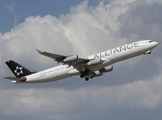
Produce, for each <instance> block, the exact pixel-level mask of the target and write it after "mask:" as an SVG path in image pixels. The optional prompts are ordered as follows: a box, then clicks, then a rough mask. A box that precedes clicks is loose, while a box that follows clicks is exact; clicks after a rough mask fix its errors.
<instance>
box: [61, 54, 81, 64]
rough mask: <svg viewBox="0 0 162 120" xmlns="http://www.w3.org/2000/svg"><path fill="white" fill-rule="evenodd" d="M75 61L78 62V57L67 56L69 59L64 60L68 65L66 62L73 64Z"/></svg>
mask: <svg viewBox="0 0 162 120" xmlns="http://www.w3.org/2000/svg"><path fill="white" fill-rule="evenodd" d="M76 60H78V55H72V56H69V57H67V58H65V59H64V62H65V63H68V62H74V61H76Z"/></svg>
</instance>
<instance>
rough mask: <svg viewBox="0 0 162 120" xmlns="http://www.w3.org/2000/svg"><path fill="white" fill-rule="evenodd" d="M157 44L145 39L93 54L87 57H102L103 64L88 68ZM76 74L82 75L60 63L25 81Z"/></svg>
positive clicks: (126, 56) (136, 54)
mask: <svg viewBox="0 0 162 120" xmlns="http://www.w3.org/2000/svg"><path fill="white" fill-rule="evenodd" d="M157 44H158V43H157V42H153V41H151V40H143V41H138V42H134V43H131V44H126V45H124V46H120V47H116V48H114V49H111V50H107V51H104V52H101V53H98V54H95V55H91V56H89V57H87V59H95V58H100V59H101V60H102V61H103V62H102V63H101V64H97V65H92V66H88V69H89V70H91V71H96V70H99V69H102V68H104V67H106V66H109V65H111V64H114V63H116V62H119V61H122V60H126V59H129V58H132V57H136V56H139V55H142V54H145V53H146V52H148V51H150V50H152V49H153V48H155V47H156V46H157ZM74 75H80V72H79V71H78V70H77V69H75V68H74V67H73V66H69V65H59V66H56V67H53V68H50V69H47V70H43V71H40V72H37V73H34V74H31V75H28V76H25V78H26V81H25V83H43V82H51V81H57V80H60V79H63V78H67V77H71V76H74Z"/></svg>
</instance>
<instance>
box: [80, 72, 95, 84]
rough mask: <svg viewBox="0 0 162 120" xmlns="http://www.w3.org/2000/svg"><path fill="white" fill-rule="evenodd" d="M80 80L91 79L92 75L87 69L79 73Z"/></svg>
mask: <svg viewBox="0 0 162 120" xmlns="http://www.w3.org/2000/svg"><path fill="white" fill-rule="evenodd" d="M80 77H81V78H83V77H85V80H86V81H88V80H89V78H91V79H92V78H93V76H92V73H91V71H90V70H89V69H85V71H81V75H80Z"/></svg>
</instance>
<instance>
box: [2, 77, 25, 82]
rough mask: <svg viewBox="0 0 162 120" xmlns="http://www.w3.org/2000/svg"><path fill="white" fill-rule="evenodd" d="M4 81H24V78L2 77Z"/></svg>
mask: <svg viewBox="0 0 162 120" xmlns="http://www.w3.org/2000/svg"><path fill="white" fill-rule="evenodd" d="M4 79H8V80H14V81H25V80H26V78H17V77H4Z"/></svg>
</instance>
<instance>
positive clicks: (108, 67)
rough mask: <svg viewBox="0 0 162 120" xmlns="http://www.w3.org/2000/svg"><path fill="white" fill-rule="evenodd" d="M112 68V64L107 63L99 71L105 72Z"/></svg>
mask: <svg viewBox="0 0 162 120" xmlns="http://www.w3.org/2000/svg"><path fill="white" fill-rule="evenodd" d="M112 70H113V66H112V65H109V66H107V67H104V68H102V69H100V70H99V72H100V73H105V72H110V71H112Z"/></svg>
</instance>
